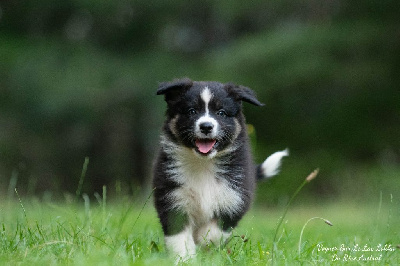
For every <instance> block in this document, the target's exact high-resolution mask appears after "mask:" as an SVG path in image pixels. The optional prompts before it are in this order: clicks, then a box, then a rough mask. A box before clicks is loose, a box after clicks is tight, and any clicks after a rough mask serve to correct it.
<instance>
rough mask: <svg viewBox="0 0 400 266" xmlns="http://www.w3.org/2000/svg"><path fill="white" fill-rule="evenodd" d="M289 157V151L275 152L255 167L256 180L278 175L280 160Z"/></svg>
mask: <svg viewBox="0 0 400 266" xmlns="http://www.w3.org/2000/svg"><path fill="white" fill-rule="evenodd" d="M285 156H289V150H288V149H285V150H283V151H277V152H275V153H273V154H271V155H270V156H269V157H268V158H267V159H265V161H264V162H263V163H262V164H260V165H258V166H257V180H261V179H264V178H269V177H272V176H274V175H277V174H278V173H279V170H280V167H281V163H282V158H283V157H285Z"/></svg>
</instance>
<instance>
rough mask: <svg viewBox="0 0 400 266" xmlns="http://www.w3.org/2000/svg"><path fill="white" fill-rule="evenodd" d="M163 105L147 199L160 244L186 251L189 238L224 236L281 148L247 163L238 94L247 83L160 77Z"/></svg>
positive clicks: (272, 169) (192, 244)
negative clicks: (149, 198)
mask: <svg viewBox="0 0 400 266" xmlns="http://www.w3.org/2000/svg"><path fill="white" fill-rule="evenodd" d="M157 95H164V96H165V100H166V102H167V105H168V108H167V113H166V116H167V118H166V121H165V124H164V128H163V134H162V136H161V148H160V152H159V154H158V158H157V160H156V163H155V168H154V179H153V184H154V187H155V192H154V199H155V207H156V209H157V212H158V216H159V219H160V222H161V225H162V229H163V231H164V234H165V244H166V247H167V249H168V250H169V251H170V252H172V253H173V254H177V255H179V256H181V257H184V258H185V257H188V256H191V255H193V254H195V251H196V244H200V245H205V244H209V243H210V242H212V243H214V244H219V243H222V242H224V241H225V240H226V239H227V238H228V237H229V236H230V234H231V230H232V228H234V227H235V226H236V225H237V224H238V222H239V220H240V219H241V218H242V216H243V215H244V214H245V212H246V211H247V210H248V209H249V207H250V204H251V202H252V199H253V194H254V189H255V183H256V181H257V179H262V178H265V177H270V176H273V175H276V174H277V173H278V171H279V167H280V164H281V159H282V157H283V156H287V155H288V152H287V150H284V151H280V152H276V153H274V154H272V155H271V156H270V157H268V158H267V159H266V160H265V161H264V162H263V163H262V164H260V165H258V166H256V165H254V164H253V161H252V157H251V154H250V148H249V140H248V137H247V132H246V122H245V118H244V116H243V114H242V101H244V102H248V103H251V104H254V105H257V106H261V105H263V104H262V103H260V102H259V101H258V100H257V98H256V96H255V94H254V92H253V91H252V90H250V89H249V88H246V87H243V86H237V85H234V84H230V83H228V84H222V83H219V82H196V81H191V80H190V79H181V80H175V81H172V82H165V83H161V84H160V86H159V88H158V90H157Z"/></svg>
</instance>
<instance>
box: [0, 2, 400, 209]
mask: <svg viewBox="0 0 400 266" xmlns="http://www.w3.org/2000/svg"><path fill="white" fill-rule="evenodd" d="M399 17H400V2H399V1H395V0H394V1H381V0H379V1H378V0H370V1H344V0H329V1H313V0H308V1H298V0H294V1H285V0H280V1H240V0H232V1H148V0H137V1H129V0H121V1H105V0H97V1H94V0H80V1H72V0H68V1H51V0H36V1H32V0H27V1H12V0H9V1H1V2H0V184H1V186H0V191H1V193H2V195H7V193H8V195H9V196H10V195H12V194H13V193H14V187H15V186H16V187H17V188H18V191H19V193H20V194H27V195H37V196H38V197H44V196H45V195H47V197H52V198H60V197H63V195H64V194H63V193H65V192H67V193H72V194H74V193H75V191H76V189H77V187H78V182H79V178H80V175H81V170H82V164H83V162H84V159H85V157H89V158H90V162H89V166H88V171H87V173H86V177H85V180H84V184H83V190H82V191H83V192H85V193H87V194H88V195H90V196H93V195H94V194H95V193H96V192H97V193H101V191H102V187H103V185H106V186H107V188H108V191H109V192H110V193H111V194H112V193H113V191H114V193H123V194H126V195H134V196H136V195H140V194H142V193H143V191H148V190H149V186H150V180H151V167H152V160H153V158H154V156H155V153H156V151H157V146H158V135H159V133H160V128H161V125H162V122H163V115H164V112H165V104H164V102H163V98H162V97H157V96H155V91H156V89H157V86H158V83H159V82H162V81H168V80H172V79H174V78H179V77H185V76H187V77H190V78H191V79H193V80H217V81H221V82H234V83H237V84H242V85H245V86H248V87H250V88H252V89H253V90H255V91H256V92H257V94H258V98H259V99H260V101H262V102H264V103H265V104H266V105H265V106H264V107H261V108H257V107H253V106H249V105H245V113H246V116H247V121H248V123H249V124H251V125H253V126H254V128H255V131H254V132H252V133H251V139H252V143H253V146H254V147H253V150H254V154H255V159H256V161H257V162H261V161H262V160H263V159H264V158H265V157H266V156H267V155H269V154H270V153H272V152H274V151H276V150H278V149H284V148H286V147H288V148H289V149H290V151H291V156H290V157H289V158H287V159H285V162H284V165H283V169H282V173H281V175H280V176H278V177H277V178H275V179H273V180H271V181H268V182H265V183H263V184H260V186H259V191H258V195H257V199H258V202H259V203H264V204H279V203H280V202H285V201H286V200H287V197H288V195H291V194H292V193H293V190H294V189H295V188H296V187H297V186H298V185H299V184H300V183H301V182H302V180H303V178H305V177H306V176H307V175H308V174H309V173H310V172H311V171H312V170H313V169H315V168H317V167H319V168H320V169H321V172H320V175H319V176H318V178H317V179H316V180H315V181H313V182H312V183H311V184H310V185H309V186H308V187H307V188H306V192H305V193H304V192H303V193H302V196H303V197H304V198H307V199H311V200H313V199H318V200H328V201H329V200H335V199H337V198H338V197H345V198H346V197H348V198H354V199H355V200H356V199H358V200H360V201H364V200H376V201H377V200H378V199H379V194H380V193H381V192H382V193H384V194H391V193H394V192H395V191H399V189H400V140H399V135H400V134H399V133H400V88H399V84H400V71H399V70H400V19H399Z"/></svg>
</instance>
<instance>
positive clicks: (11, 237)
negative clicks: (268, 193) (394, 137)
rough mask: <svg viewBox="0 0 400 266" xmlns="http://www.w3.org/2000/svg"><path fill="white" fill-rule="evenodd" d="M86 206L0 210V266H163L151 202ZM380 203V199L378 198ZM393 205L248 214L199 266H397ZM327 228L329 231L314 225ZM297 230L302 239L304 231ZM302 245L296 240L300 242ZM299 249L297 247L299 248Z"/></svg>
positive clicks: (29, 204) (391, 201) (12, 203)
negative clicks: (274, 238)
mask: <svg viewBox="0 0 400 266" xmlns="http://www.w3.org/2000/svg"><path fill="white" fill-rule="evenodd" d="M84 198H85V201H84V202H80V203H77V202H74V201H73V200H69V201H68V200H66V201H65V202H51V201H43V200H41V201H39V200H37V199H36V198H24V197H21V198H19V197H18V196H16V197H15V198H14V199H13V200H2V201H1V203H0V263H1V264H2V265H65V264H68V265H129V264H132V265H153V264H156V263H159V264H161V263H162V265H166V264H167V265H168V264H173V263H174V258H170V257H169V256H168V255H167V253H166V252H165V247H164V243H163V236H162V231H161V227H160V225H159V223H158V220H157V217H156V213H155V211H154V209H153V207H152V201H151V199H148V200H147V203H146V200H131V199H129V198H121V199H119V200H116V201H111V202H107V201H106V200H105V199H102V198H100V197H98V198H97V200H92V201H89V199H88V198H87V197H84ZM378 198H379V195H378ZM399 206H400V205H399V200H398V199H397V200H396V199H395V198H394V197H393V196H392V195H382V197H381V199H380V200H378V201H377V202H376V203H375V204H355V203H353V204H352V203H351V202H350V201H345V200H343V201H340V202H338V201H337V202H335V203H318V202H314V203H312V204H301V203H296V202H295V204H294V205H292V206H290V208H289V211H288V213H287V215H286V216H285V217H284V220H283V223H282V226H281V227H280V229H279V230H278V231H277V232H278V233H277V238H276V241H275V243H273V237H274V235H275V231H276V227H277V224H278V221H279V219H280V217H281V216H282V214H283V210H284V208H276V209H275V208H274V209H270V208H265V207H264V208H261V207H258V206H254V207H253V209H252V210H251V211H250V212H249V213H248V214H247V215H246V216H245V218H244V219H243V220H242V221H241V223H240V225H239V227H237V228H236V229H235V230H234V232H233V235H234V237H233V238H232V239H231V241H230V242H229V243H228V244H227V245H226V246H225V247H209V248H203V249H202V250H199V253H198V255H197V257H196V258H194V259H193V260H192V261H190V264H201V265H223V264H235V265H266V264H268V265H271V264H272V263H274V264H276V265H292V264H300V265H310V264H311V265H331V264H335V265H336V264H338V265H360V264H361V265H364V264H365V265H399V264H400V250H399V247H398V245H399V244H400V226H399V221H400V219H399V218H400V208H399ZM313 217H320V218H323V219H327V220H329V221H330V222H331V223H332V224H333V226H329V225H328V224H326V223H325V222H324V221H323V220H322V219H320V218H314V219H313ZM302 229H303V231H302ZM300 238H301V239H300ZM300 240H301V242H300V243H299V241H300Z"/></svg>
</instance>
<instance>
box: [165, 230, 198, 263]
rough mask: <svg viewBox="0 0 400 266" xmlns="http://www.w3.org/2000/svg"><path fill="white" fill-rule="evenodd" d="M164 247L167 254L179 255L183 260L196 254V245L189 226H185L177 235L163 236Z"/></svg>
mask: <svg viewBox="0 0 400 266" xmlns="http://www.w3.org/2000/svg"><path fill="white" fill-rule="evenodd" d="M165 245H166V247H167V249H168V251H169V252H171V253H172V254H174V255H179V256H180V257H181V258H182V259H183V260H186V259H189V258H191V257H193V256H194V255H195V254H196V245H195V243H194V239H193V232H192V229H191V227H190V226H187V227H186V228H185V229H184V230H183V231H182V232H180V233H178V234H175V235H168V236H165Z"/></svg>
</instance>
